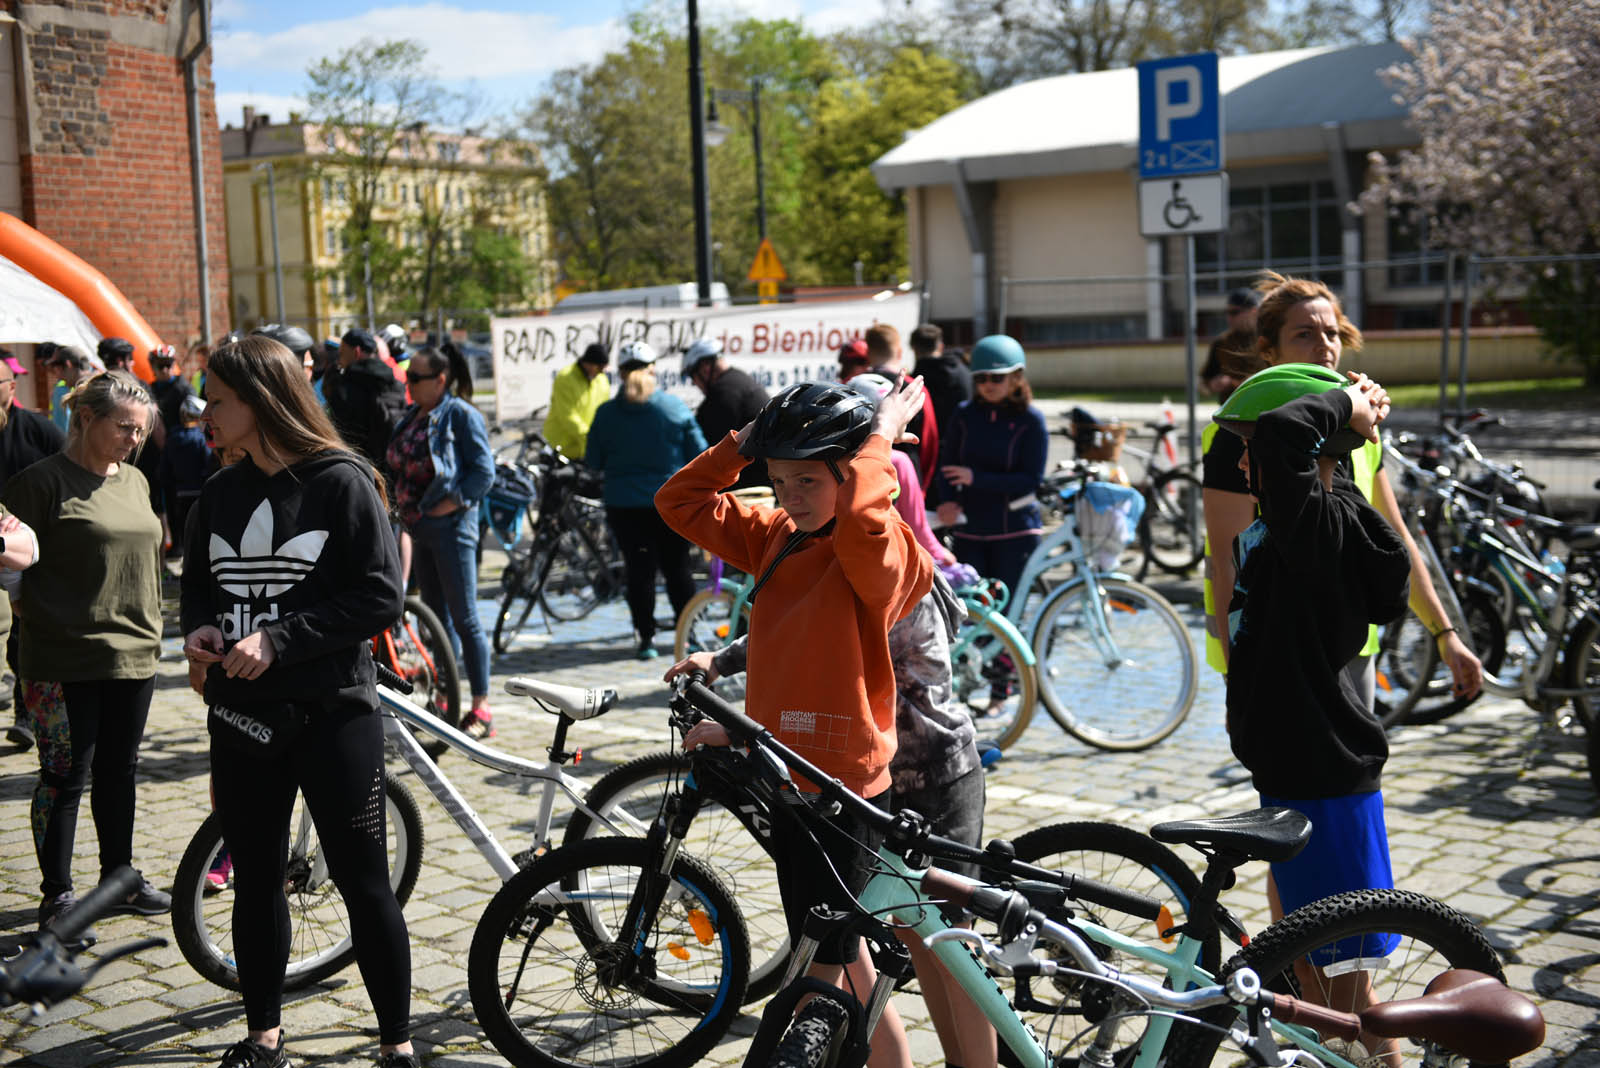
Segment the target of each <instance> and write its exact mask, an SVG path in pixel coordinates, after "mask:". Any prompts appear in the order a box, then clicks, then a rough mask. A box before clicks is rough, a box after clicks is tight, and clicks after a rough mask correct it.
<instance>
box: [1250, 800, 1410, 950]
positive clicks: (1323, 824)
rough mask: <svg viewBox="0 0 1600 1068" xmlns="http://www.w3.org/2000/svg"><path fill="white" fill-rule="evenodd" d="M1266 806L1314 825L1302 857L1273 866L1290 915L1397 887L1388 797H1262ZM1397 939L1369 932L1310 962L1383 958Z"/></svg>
mask: <svg viewBox="0 0 1600 1068" xmlns="http://www.w3.org/2000/svg"><path fill="white" fill-rule="evenodd" d="M1261 804H1262V805H1263V806H1270V807H1278V808H1292V809H1294V810H1295V811H1297V812H1300V813H1303V814H1304V815H1305V816H1306V818H1307V819H1309V820H1310V821H1311V840H1310V841H1309V842H1307V843H1306V847H1305V848H1304V849H1302V850H1301V851H1300V853H1299V855H1297V856H1295V857H1294V858H1292V859H1290V860H1286V861H1283V862H1281V863H1278V864H1274V865H1272V880H1273V882H1275V883H1276V884H1277V886H1278V900H1279V901H1280V902H1282V903H1283V911H1284V913H1285V914H1288V913H1290V912H1293V911H1294V910H1295V909H1297V908H1300V907H1301V906H1302V905H1309V904H1310V903H1311V902H1313V901H1317V900H1319V899H1321V898H1325V897H1328V896H1330V895H1332V894H1340V893H1344V892H1345V891H1347V890H1387V889H1390V888H1392V887H1393V886H1394V871H1393V869H1392V868H1391V867H1390V865H1389V833H1388V830H1387V829H1386V828H1385V826H1384V821H1383V794H1382V793H1380V792H1378V791H1377V790H1373V791H1372V792H1370V793H1364V794H1347V795H1345V796H1344V797H1327V798H1320V799H1317V800H1314V801H1305V800H1293V799H1289V798H1282V797H1272V796H1270V795H1268V794H1262V795H1261ZM1399 942H1400V938H1399V936H1398V935H1393V934H1376V933H1370V934H1365V935H1352V936H1350V937H1349V938H1344V939H1341V940H1340V941H1338V942H1336V943H1334V944H1332V945H1328V946H1323V947H1322V948H1320V949H1318V950H1316V951H1315V952H1314V953H1312V955H1311V963H1312V964H1315V965H1317V966H1318V967H1326V966H1328V965H1329V964H1333V963H1334V962H1336V961H1342V960H1353V959H1355V958H1357V957H1384V956H1387V955H1388V954H1389V953H1391V952H1393V951H1394V948H1395V946H1397V945H1398V944H1399Z"/></svg>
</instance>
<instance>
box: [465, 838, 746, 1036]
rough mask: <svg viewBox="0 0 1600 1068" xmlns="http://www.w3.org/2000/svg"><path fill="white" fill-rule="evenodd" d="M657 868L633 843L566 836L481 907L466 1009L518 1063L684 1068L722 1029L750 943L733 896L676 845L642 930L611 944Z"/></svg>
mask: <svg viewBox="0 0 1600 1068" xmlns="http://www.w3.org/2000/svg"><path fill="white" fill-rule="evenodd" d="M656 864H657V858H656V857H655V855H654V854H653V852H652V851H651V850H650V849H649V848H648V847H647V846H646V844H645V842H644V840H643V839H637V838H597V839H591V840H588V841H583V842H578V843H575V844H573V845H566V846H562V847H561V848H560V849H557V850H555V851H554V852H551V853H548V854H546V855H545V856H543V857H540V858H539V859H538V860H535V861H534V862H533V863H532V864H531V865H529V866H528V867H526V868H524V869H523V870H522V871H520V872H518V873H517V874H516V875H514V876H512V878H511V879H510V881H508V882H507V883H506V884H505V885H504V886H502V887H501V888H500V890H499V892H498V893H496V894H495V896H494V899H493V900H491V901H490V902H489V906H488V908H486V909H484V912H483V918H482V919H480V920H479V921H478V927H477V930H476V931H475V932H474V933H473V936H472V950H471V953H470V955H469V957H468V961H467V981H468V987H469V989H470V990H471V993H472V1007H473V1009H474V1010H475V1011H476V1012H477V1015H478V1022H479V1023H480V1024H481V1025H482V1026H483V1029H484V1031H485V1033H487V1034H488V1036H489V1040H490V1041H491V1042H492V1043H494V1047H495V1049H497V1050H499V1051H500V1053H501V1055H502V1056H504V1057H505V1058H506V1059H507V1060H509V1061H510V1062H511V1063H512V1064H514V1065H516V1066H517V1068H595V1066H601V1065H604V1066H616V1068H645V1066H651V1068H689V1066H690V1065H692V1064H694V1063H696V1062H697V1061H698V1060H699V1059H700V1058H701V1057H703V1056H705V1054H706V1053H707V1052H709V1051H710V1049H711V1048H712V1046H714V1045H716V1043H717V1040H718V1039H720V1038H721V1037H722V1035H723V1033H724V1032H725V1031H727V1029H728V1026H729V1025H730V1024H731V1023H732V1022H733V1020H734V1017H735V1016H736V1015H737V1014H738V1012H739V1005H740V1004H741V1002H742V999H743V994H744V984H745V977H746V975H747V973H748V967H749V954H750V950H749V943H748V941H747V939H746V935H745V930H744V923H743V921H742V919H741V918H740V916H739V911H738V908H737V907H736V906H735V905H734V903H733V899H732V897H731V896H730V895H729V893H728V891H727V889H726V888H725V887H724V886H723V885H722V884H721V881H720V880H718V879H717V877H716V876H715V875H713V874H712V873H711V872H710V871H709V870H708V869H707V868H706V867H705V866H704V865H703V864H701V863H700V862H699V861H697V860H695V859H694V858H692V857H690V856H689V855H688V854H686V853H681V852H680V853H679V854H678V856H677V859H676V860H674V861H673V865H672V881H671V882H670V883H669V884H668V887H667V896H666V898H665V899H664V901H663V902H662V905H661V907H660V908H659V909H658V910H657V911H656V914H655V915H654V916H653V917H651V918H650V921H649V923H648V925H647V927H646V929H645V930H644V931H643V932H642V935H641V937H640V939H639V940H638V941H637V942H635V943H623V942H619V941H618V939H619V937H620V936H621V934H622V931H623V927H624V917H625V914H626V912H627V911H628V908H629V902H630V901H631V900H632V898H633V897H634V895H635V893H636V891H637V890H638V889H639V888H640V884H641V879H642V878H643V877H644V876H645V875H647V874H648V873H650V872H651V871H653V870H654V868H655V865H656ZM634 945H637V946H639V947H640V949H641V952H636V951H635V950H634V948H633V947H634Z"/></svg>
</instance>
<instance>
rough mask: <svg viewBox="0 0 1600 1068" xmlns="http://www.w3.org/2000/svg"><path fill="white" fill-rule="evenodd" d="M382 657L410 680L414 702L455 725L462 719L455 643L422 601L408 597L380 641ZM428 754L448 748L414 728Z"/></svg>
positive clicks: (442, 753)
mask: <svg viewBox="0 0 1600 1068" xmlns="http://www.w3.org/2000/svg"><path fill="white" fill-rule="evenodd" d="M380 644H381V645H382V646H383V649H382V655H383V658H384V659H385V660H386V661H388V665H387V666H388V667H389V668H390V669H391V670H393V671H394V673H395V674H396V675H399V676H400V677H401V678H403V679H405V680H406V681H407V682H409V683H411V693H410V694H408V695H407V696H408V697H409V698H410V699H411V701H412V702H413V703H414V704H417V705H420V706H421V707H423V708H425V709H427V710H428V711H429V712H431V713H432V714H433V715H435V716H437V717H438V718H440V719H442V720H444V721H445V722H446V723H448V724H449V725H450V726H452V727H454V726H456V725H458V724H459V723H460V722H461V669H460V667H459V665H458V664H457V663H456V653H455V643H454V642H453V641H451V638H450V634H449V632H447V631H446V630H445V627H444V623H443V622H442V621H441V620H440V619H439V617H438V616H437V615H436V614H435V613H434V611H433V609H431V608H429V607H428V606H427V605H426V604H424V603H423V602H422V598H420V597H407V598H406V607H405V614H404V615H402V616H401V617H400V620H399V622H397V623H396V624H395V625H394V626H392V627H390V628H389V632H388V634H387V635H386V636H385V637H384V639H383V640H382V642H381V643H380ZM412 733H413V734H415V735H416V736H417V740H418V741H420V742H421V743H422V748H423V749H424V750H426V751H427V753H428V755H429V756H431V757H432V758H433V759H435V760H438V759H439V758H440V757H441V756H443V755H444V751H445V750H446V749H447V748H449V747H448V746H447V745H445V743H443V742H441V741H439V740H438V739H436V738H434V737H433V736H432V735H430V734H428V733H426V732H425V731H413V732H412Z"/></svg>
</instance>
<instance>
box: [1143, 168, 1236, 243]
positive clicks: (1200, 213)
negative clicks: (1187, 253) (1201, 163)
mask: <svg viewBox="0 0 1600 1068" xmlns="http://www.w3.org/2000/svg"><path fill="white" fill-rule="evenodd" d="M1227 228H1228V176H1227V175H1226V174H1196V175H1192V176H1190V177H1187V178H1148V179H1146V180H1144V181H1142V182H1140V183H1139V232H1140V233H1141V234H1143V235H1144V236H1145V237H1165V236H1166V235H1168V234H1214V233H1217V232H1219V231H1222V230H1226V229H1227Z"/></svg>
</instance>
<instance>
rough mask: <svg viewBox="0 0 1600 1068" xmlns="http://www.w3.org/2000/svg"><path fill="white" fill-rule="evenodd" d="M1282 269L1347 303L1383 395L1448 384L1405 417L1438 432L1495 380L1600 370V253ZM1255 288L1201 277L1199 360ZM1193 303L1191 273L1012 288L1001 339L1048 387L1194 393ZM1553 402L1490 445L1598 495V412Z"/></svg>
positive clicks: (1488, 439)
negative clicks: (1315, 281) (1229, 313)
mask: <svg viewBox="0 0 1600 1068" xmlns="http://www.w3.org/2000/svg"><path fill="white" fill-rule="evenodd" d="M1273 268H1274V269H1275V270H1277V271H1279V272H1280V273H1283V274H1291V275H1296V276H1299V277H1314V278H1319V279H1321V280H1322V281H1324V282H1326V283H1327V285H1328V286H1329V287H1330V288H1331V289H1333V290H1334V292H1335V293H1337V294H1339V296H1340V297H1341V299H1342V300H1343V301H1344V302H1345V304H1346V307H1347V308H1348V310H1349V311H1350V313H1351V317H1352V319H1354V320H1355V322H1356V323H1357V325H1359V326H1360V327H1361V328H1362V329H1363V331H1364V333H1365V335H1366V346H1365V348H1364V350H1363V351H1362V352H1360V353H1354V354H1350V355H1347V356H1346V358H1345V361H1344V365H1345V366H1346V367H1354V368H1358V369H1362V370H1367V371H1370V372H1371V373H1372V374H1373V375H1374V377H1378V378H1379V379H1380V380H1382V381H1384V382H1385V383H1394V384H1400V383H1437V385H1438V394H1437V400H1436V404H1435V408H1436V410H1435V411H1431V412H1425V413H1418V412H1414V411H1413V412H1411V413H1407V414H1408V416H1409V417H1410V420H1411V421H1412V422H1413V423H1416V422H1417V421H1418V417H1420V422H1421V423H1422V424H1428V425H1435V426H1436V425H1437V422H1438V418H1439V416H1441V415H1443V414H1445V413H1448V412H1457V411H1465V410H1469V409H1471V408H1472V407H1473V406H1474V405H1475V404H1477V403H1478V401H1475V400H1474V397H1475V396H1482V395H1484V391H1485V387H1486V386H1487V384H1488V383H1491V382H1503V381H1506V380H1527V379H1553V378H1571V377H1575V376H1583V375H1584V374H1585V368H1586V367H1588V366H1593V365H1594V364H1595V363H1596V362H1597V361H1600V255H1565V256H1532V257H1487V256H1477V255H1473V254H1470V253H1443V252H1440V253H1428V254H1422V255H1417V256H1410V257H1405V258H1395V259H1390V260H1382V261H1364V262H1358V263H1348V264H1347V263H1342V262H1337V261H1335V262H1329V261H1322V262H1318V263H1303V262H1302V263H1285V264H1274V265H1273ZM1257 277H1259V270H1249V271H1238V270H1231V271H1228V272H1199V273H1197V274H1196V276H1195V288H1196V293H1197V301H1196V317H1195V318H1196V324H1195V336H1196V338H1197V339H1198V341H1199V352H1198V360H1199V361H1203V360H1204V358H1205V347H1206V345H1207V344H1208V343H1209V340H1210V339H1211V338H1212V337H1215V336H1216V335H1217V334H1219V333H1221V332H1222V330H1223V329H1224V328H1225V325H1226V320H1225V315H1224V312H1223V308H1224V305H1225V301H1226V296H1227V294H1228V292H1229V291H1231V290H1232V289H1234V288H1237V287H1240V286H1246V285H1249V284H1251V283H1252V282H1254V281H1255V279H1256V278H1257ZM1184 291H1185V278H1184V276H1183V275H1181V274H1152V275H1119V276H1102V277H1090V278H1003V279H1002V280H1001V285H1000V295H999V296H1000V299H999V309H998V310H999V315H1000V329H1001V330H1002V331H1003V332H1006V333H1010V334H1012V335H1013V336H1015V337H1017V338H1018V339H1019V340H1021V341H1022V342H1023V343H1024V345H1026V346H1027V347H1028V349H1029V351H1030V353H1032V352H1035V351H1039V352H1041V353H1042V354H1045V359H1044V360H1042V361H1041V364H1043V366H1042V367H1041V369H1040V372H1041V373H1040V377H1041V379H1043V380H1044V381H1045V384H1046V385H1057V386H1058V387H1061V388H1066V389H1068V390H1069V391H1070V390H1072V389H1077V388H1085V389H1086V388H1090V387H1091V386H1093V387H1095V388H1116V387H1118V386H1124V387H1128V386H1137V387H1143V388H1147V389H1157V390H1161V391H1172V392H1174V393H1179V392H1181V391H1183V390H1185V389H1186V388H1187V373H1186V364H1185V362H1184V358H1183V347H1184V341H1185V337H1186V334H1187V329H1186V323H1185V314H1184V303H1185V301H1184V296H1185V293H1184ZM1031 370H1032V368H1031V367H1030V372H1031ZM1050 375H1054V376H1056V378H1055V381H1053V382H1052V381H1050V380H1049V376H1050ZM1540 396H1541V397H1542V398H1543V399H1542V400H1541V401H1540V402H1539V403H1538V404H1537V405H1536V406H1532V407H1529V406H1518V405H1516V404H1515V402H1514V401H1510V402H1507V401H1506V400H1505V399H1504V397H1505V395H1504V394H1501V395H1500V397H1501V402H1500V405H1499V406H1500V407H1502V408H1510V409H1511V411H1509V412H1507V414H1506V416H1505V418H1506V425H1505V426H1503V427H1493V428H1489V429H1486V430H1484V431H1483V432H1482V433H1483V441H1484V444H1485V446H1486V447H1487V448H1495V449H1498V450H1500V451H1501V452H1502V453H1504V454H1508V455H1520V456H1522V457H1523V458H1524V459H1526V461H1527V462H1528V463H1529V464H1530V468H1532V469H1533V470H1534V471H1535V473H1536V474H1537V475H1539V477H1544V478H1545V479H1546V480H1547V481H1551V482H1552V484H1553V485H1556V486H1558V487H1559V490H1560V493H1559V494H1558V495H1562V496H1565V497H1567V498H1578V499H1589V498H1592V497H1593V496H1594V495H1595V493H1596V490H1595V487H1594V485H1593V482H1594V478H1595V476H1596V475H1597V474H1600V462H1597V461H1600V410H1597V409H1600V405H1595V404H1593V403H1584V402H1583V401H1582V400H1581V399H1580V398H1581V397H1589V396H1592V394H1589V393H1582V394H1578V395H1576V396H1575V397H1574V399H1573V401H1572V402H1571V403H1565V402H1564V399H1563V398H1561V397H1559V396H1558V397H1556V398H1554V399H1552V398H1551V396H1550V394H1549V392H1548V391H1544V392H1542V393H1541V394H1540ZM1418 428H1419V429H1421V428H1425V427H1418Z"/></svg>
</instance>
